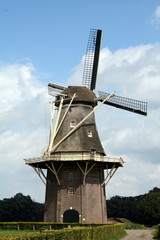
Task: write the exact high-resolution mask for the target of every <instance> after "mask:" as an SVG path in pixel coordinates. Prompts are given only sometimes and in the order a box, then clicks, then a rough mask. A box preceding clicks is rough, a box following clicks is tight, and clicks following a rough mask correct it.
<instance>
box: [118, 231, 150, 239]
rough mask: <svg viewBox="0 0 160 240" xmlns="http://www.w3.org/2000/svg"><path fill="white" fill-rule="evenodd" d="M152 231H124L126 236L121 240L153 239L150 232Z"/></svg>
mask: <svg viewBox="0 0 160 240" xmlns="http://www.w3.org/2000/svg"><path fill="white" fill-rule="evenodd" d="M153 231H154V230H152V229H149V230H126V232H127V236H125V237H124V238H122V239H121V240H138V239H141V240H143V239H144V240H151V239H153V235H152V232H153Z"/></svg>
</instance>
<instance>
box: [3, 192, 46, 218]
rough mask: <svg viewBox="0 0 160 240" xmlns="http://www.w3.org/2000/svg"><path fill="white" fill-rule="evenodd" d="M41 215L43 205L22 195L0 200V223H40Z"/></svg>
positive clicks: (18, 194)
mask: <svg viewBox="0 0 160 240" xmlns="http://www.w3.org/2000/svg"><path fill="white" fill-rule="evenodd" d="M43 213H44V204H42V203H37V202H34V201H33V200H32V199H31V197H30V196H24V195H23V194H22V193H17V194H16V195H15V196H14V197H12V198H4V199H3V200H0V222H41V221H43Z"/></svg>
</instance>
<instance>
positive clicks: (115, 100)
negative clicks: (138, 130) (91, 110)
mask: <svg viewBox="0 0 160 240" xmlns="http://www.w3.org/2000/svg"><path fill="white" fill-rule="evenodd" d="M108 95H109V93H104V92H101V91H99V96H100V97H104V96H108ZM100 101H102V100H100ZM105 104H107V105H111V106H114V107H117V108H121V109H124V110H127V111H130V112H134V113H138V114H140V115H144V116H146V115H147V102H143V101H139V100H135V99H131V98H125V97H121V96H117V95H114V96H113V97H111V98H109V99H108V100H107V101H106V102H105Z"/></svg>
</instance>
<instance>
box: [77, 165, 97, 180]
mask: <svg viewBox="0 0 160 240" xmlns="http://www.w3.org/2000/svg"><path fill="white" fill-rule="evenodd" d="M77 165H78V167H79V169H80V170H81V172H82V174H83V185H85V181H86V176H87V174H88V173H89V172H90V171H91V170H92V168H93V167H94V166H95V165H96V163H94V164H93V165H92V166H91V167H90V168H89V169H88V170H87V168H88V162H86V166H85V170H83V169H82V167H81V166H80V164H79V163H77Z"/></svg>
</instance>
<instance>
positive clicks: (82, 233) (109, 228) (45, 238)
mask: <svg viewBox="0 0 160 240" xmlns="http://www.w3.org/2000/svg"><path fill="white" fill-rule="evenodd" d="M124 228H125V226H124V224H122V223H118V224H114V225H103V226H97V227H96V226H90V227H73V228H65V229H62V230H50V231H49V230H47V231H46V230H44V231H41V232H37V233H27V234H23V235H10V236H9V235H7V236H0V239H3V240H109V239H111V238H114V237H115V236H117V235H118V234H120V233H124V231H125V230H124Z"/></svg>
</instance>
